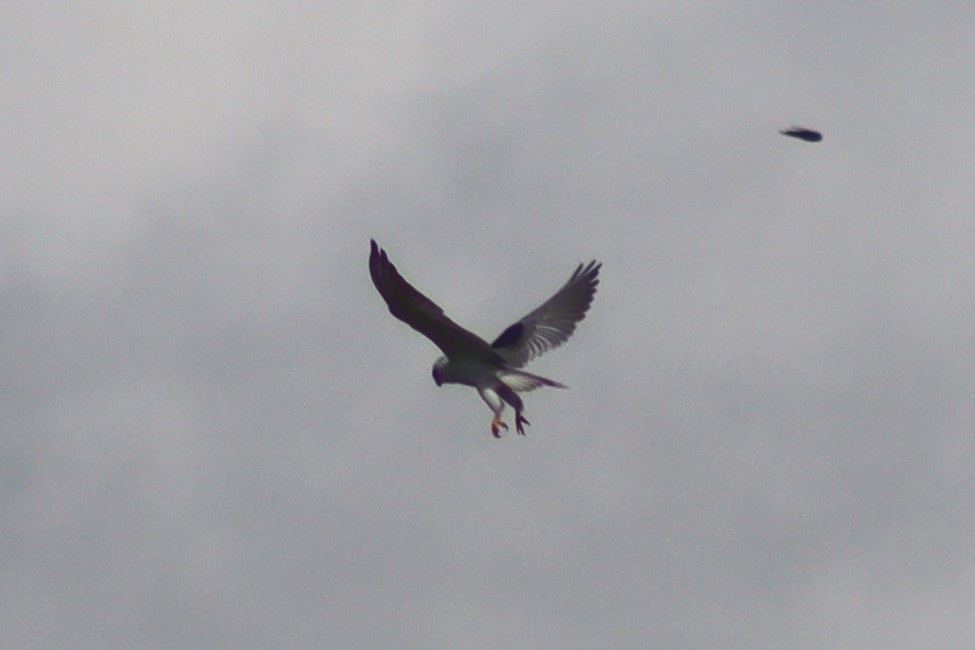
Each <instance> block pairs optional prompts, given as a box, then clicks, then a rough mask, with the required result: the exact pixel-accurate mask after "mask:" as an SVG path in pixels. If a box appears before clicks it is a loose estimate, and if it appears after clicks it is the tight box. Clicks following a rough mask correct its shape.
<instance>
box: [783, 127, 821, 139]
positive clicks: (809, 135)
mask: <svg viewBox="0 0 975 650" xmlns="http://www.w3.org/2000/svg"><path fill="white" fill-rule="evenodd" d="M779 133H781V134H782V135H787V136H789V137H790V138H798V139H800V140H805V141H806V142H819V141H820V140H822V139H823V134H822V133H820V132H819V131H813V130H812V129H807V128H806V127H804V126H791V127H789V128H788V129H782V130H781V131H779Z"/></svg>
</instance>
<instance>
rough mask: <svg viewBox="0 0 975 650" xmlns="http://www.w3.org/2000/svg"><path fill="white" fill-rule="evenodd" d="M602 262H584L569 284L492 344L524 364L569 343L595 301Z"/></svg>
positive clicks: (513, 362)
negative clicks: (578, 324) (577, 326)
mask: <svg viewBox="0 0 975 650" xmlns="http://www.w3.org/2000/svg"><path fill="white" fill-rule="evenodd" d="M601 266H602V265H601V264H600V263H598V262H596V261H595V260H594V261H592V262H589V264H585V265H583V264H580V265H579V266H578V267H577V268H576V270H575V273H573V274H572V277H570V278H569V281H568V282H566V283H565V286H563V287H562V288H561V289H559V290H558V291H557V292H556V293H555V295H554V296H552V297H551V298H549V299H548V300H546V301H545V303H543V304H542V306H541V307H539V308H538V309H535V310H534V311H532V312H531V313H529V314H527V315H526V316H525V317H524V318H522V319H521V320H519V321H518V322H517V323H514V324H513V325H510V326H508V328H507V329H506V330H505V331H503V332H501V335H500V336H499V337H498V338H496V339H495V340H494V342H493V343H492V344H491V347H492V348H494V349H495V350H497V351H498V352H499V353H500V354H501V356H502V357H504V360H505V361H506V362H507V363H508V365H510V366H512V367H513V368H520V367H522V366H524V365H525V364H526V363H528V362H529V361H531V360H532V359H533V358H535V357H537V356H541V355H542V354H544V353H546V352H548V351H549V350H552V349H555V348H557V347H559V346H560V345H562V344H563V343H565V342H566V341H567V340H569V337H570V336H572V333H573V332H574V331H575V329H576V323H578V322H579V321H581V320H582V319H583V318H585V316H586V312H587V311H588V310H589V305H591V304H592V299H593V297H594V296H595V295H596V286H597V285H598V284H599V269H600V267H601Z"/></svg>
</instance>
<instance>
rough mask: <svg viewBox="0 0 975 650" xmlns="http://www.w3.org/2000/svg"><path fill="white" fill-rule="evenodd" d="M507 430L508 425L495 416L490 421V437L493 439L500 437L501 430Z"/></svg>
mask: <svg viewBox="0 0 975 650" xmlns="http://www.w3.org/2000/svg"><path fill="white" fill-rule="evenodd" d="M502 428H503V429H504V430H505V431H507V430H508V425H507V424H505V423H504V422H502V421H501V418H499V417H498V416H497V415H495V416H494V417H493V418H492V419H491V435H492V436H494V437H495V438H500V437H501V429H502Z"/></svg>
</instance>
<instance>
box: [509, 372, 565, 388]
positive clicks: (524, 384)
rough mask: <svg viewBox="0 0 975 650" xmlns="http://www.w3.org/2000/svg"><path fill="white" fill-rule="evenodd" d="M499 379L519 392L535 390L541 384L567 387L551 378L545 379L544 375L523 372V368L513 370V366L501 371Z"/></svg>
mask: <svg viewBox="0 0 975 650" xmlns="http://www.w3.org/2000/svg"><path fill="white" fill-rule="evenodd" d="M501 381H503V382H504V383H505V385H506V386H508V387H509V388H511V389H512V390H515V391H518V392H519V393H524V392H527V391H530V390H535V389H536V388H540V387H542V386H551V387H552V388H568V386H566V385H565V384H560V383H559V382H557V381H554V380H552V379H546V378H545V377H540V376H538V375H533V374H532V373H530V372H525V371H524V370H515V369H514V368H509V369H507V370H504V371H503V372H502V373H501Z"/></svg>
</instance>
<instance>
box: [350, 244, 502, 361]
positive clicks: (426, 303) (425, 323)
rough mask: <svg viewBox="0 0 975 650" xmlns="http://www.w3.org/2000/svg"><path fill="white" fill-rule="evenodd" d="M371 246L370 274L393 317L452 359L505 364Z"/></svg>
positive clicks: (496, 354)
mask: <svg viewBox="0 0 975 650" xmlns="http://www.w3.org/2000/svg"><path fill="white" fill-rule="evenodd" d="M371 244H372V250H371V251H370V253H369V274H370V275H371V276H372V283H373V284H374V285H376V289H377V290H378V291H379V295H381V296H382V297H383V300H385V301H386V305H387V306H388V307H389V313H391V314H392V315H393V316H395V317H396V318H398V319H400V320H401V321H403V322H404V323H406V324H407V325H409V326H410V327H412V328H413V329H415V330H416V331H417V332H419V333H420V334H423V335H424V336H425V337H427V338H428V339H430V340H431V341H433V342H434V343H435V344H436V346H437V347H438V348H440V349H441V350H443V353H444V354H445V355H447V356H448V357H450V358H458V357H459V358H468V359H483V360H487V361H491V362H493V363H499V362H501V361H502V358H501V356H500V355H499V354H498V353H497V352H495V351H494V350H492V349H491V346H489V345H488V344H487V341H485V340H484V339H482V338H481V337H479V336H478V335H476V334H474V333H473V332H469V331H467V330H465V329H464V328H463V327H461V326H460V325H458V324H457V323H455V322H454V321H452V320H450V319H449V318H447V316H446V315H444V313H443V309H441V308H440V307H439V306H437V304H436V303H434V302H433V301H432V300H430V299H429V298H427V297H426V296H424V295H423V294H422V293H420V292H419V291H417V290H416V289H415V288H413V286H412V285H411V284H410V283H409V282H407V281H406V280H404V279H403V276H401V275H400V274H399V271H397V270H396V267H395V266H393V263H392V262H390V261H389V258H388V257H387V256H386V251H384V250H383V249H381V248H379V246H378V245H377V244H376V242H375V240H372V241H371Z"/></svg>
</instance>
